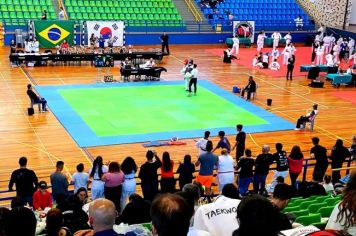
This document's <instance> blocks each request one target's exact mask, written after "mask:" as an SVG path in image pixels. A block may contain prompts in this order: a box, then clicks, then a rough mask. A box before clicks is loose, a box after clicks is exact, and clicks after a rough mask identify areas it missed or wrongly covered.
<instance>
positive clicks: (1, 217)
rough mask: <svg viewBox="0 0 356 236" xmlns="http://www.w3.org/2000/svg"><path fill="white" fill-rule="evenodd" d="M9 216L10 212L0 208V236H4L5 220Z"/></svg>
mask: <svg viewBox="0 0 356 236" xmlns="http://www.w3.org/2000/svg"><path fill="white" fill-rule="evenodd" d="M9 214H10V210H9V209H7V208H6V207H0V235H2V236H5V235H6V234H5V220H6V218H7V217H8V215H9Z"/></svg>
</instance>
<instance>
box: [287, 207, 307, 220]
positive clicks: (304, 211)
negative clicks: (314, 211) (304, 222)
mask: <svg viewBox="0 0 356 236" xmlns="http://www.w3.org/2000/svg"><path fill="white" fill-rule="evenodd" d="M289 213H290V214H293V215H294V216H295V217H296V218H298V217H300V216H308V215H309V211H308V210H307V209H304V210H300V211H292V212H289Z"/></svg>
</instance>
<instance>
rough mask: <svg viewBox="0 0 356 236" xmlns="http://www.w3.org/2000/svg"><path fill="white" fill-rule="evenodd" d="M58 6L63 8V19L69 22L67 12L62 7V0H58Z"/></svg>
mask: <svg viewBox="0 0 356 236" xmlns="http://www.w3.org/2000/svg"><path fill="white" fill-rule="evenodd" d="M58 6H59V7H62V8H63V11H64V19H66V20H69V17H68V14H67V10H66V8H65V7H64V4H63V1H62V0H58Z"/></svg>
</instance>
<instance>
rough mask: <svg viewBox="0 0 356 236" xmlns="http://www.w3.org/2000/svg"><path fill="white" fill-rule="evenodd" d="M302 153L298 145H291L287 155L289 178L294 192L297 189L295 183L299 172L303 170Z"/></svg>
mask: <svg viewBox="0 0 356 236" xmlns="http://www.w3.org/2000/svg"><path fill="white" fill-rule="evenodd" d="M303 163H304V155H303V153H302V151H301V150H300V147H299V146H298V145H295V146H293V147H292V150H291V152H290V154H289V156H288V165H289V176H290V180H291V185H292V189H293V191H294V192H295V191H296V189H297V186H296V183H297V179H298V176H299V174H300V173H301V172H302V170H303Z"/></svg>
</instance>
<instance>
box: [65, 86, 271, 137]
mask: <svg viewBox="0 0 356 236" xmlns="http://www.w3.org/2000/svg"><path fill="white" fill-rule="evenodd" d="M59 93H60V94H61V96H62V97H63V98H64V99H65V100H66V102H67V103H68V104H69V105H70V106H71V107H72V108H73V110H74V111H75V112H77V114H78V115H79V116H80V117H81V118H82V119H83V120H84V122H85V123H86V124H87V125H88V126H89V127H90V128H91V129H92V130H93V132H94V133H95V134H96V135H97V136H101V137H104V136H118V135H134V134H147V133H158V132H172V131H173V132H174V131H189V130H197V129H212V128H224V127H234V126H235V125H236V124H239V123H242V124H244V125H261V124H267V123H268V122H266V121H265V120H263V119H262V118H260V117H258V116H256V115H254V114H253V113H251V112H248V111H246V110H244V109H242V108H240V107H238V106H236V105H235V104H233V103H232V102H230V101H228V100H226V99H224V98H222V97H220V96H218V95H217V94H215V93H213V92H211V91H209V90H207V89H205V88H203V87H198V95H197V96H194V95H193V96H192V97H187V96H186V92H185V91H184V88H183V86H182V85H157V86H129V87H112V88H84V89H62V90H59Z"/></svg>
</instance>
